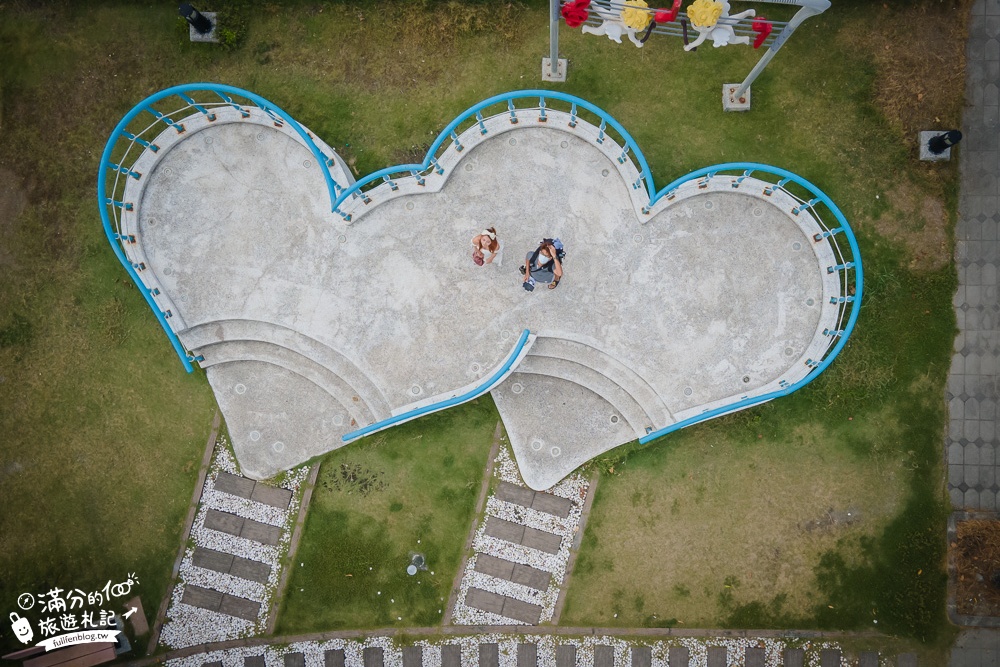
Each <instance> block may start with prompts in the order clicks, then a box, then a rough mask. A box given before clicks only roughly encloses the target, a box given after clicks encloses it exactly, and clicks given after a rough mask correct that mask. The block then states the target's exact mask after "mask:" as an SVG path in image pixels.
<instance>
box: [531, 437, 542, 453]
mask: <svg viewBox="0 0 1000 667" xmlns="http://www.w3.org/2000/svg"><path fill="white" fill-rule="evenodd" d="M531 448H532V449H533V450H535V451H536V452H537V451H541V449H542V441H541V440H538V439H537V438H536V439H535V440H532V441H531Z"/></svg>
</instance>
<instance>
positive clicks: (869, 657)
mask: <svg viewBox="0 0 1000 667" xmlns="http://www.w3.org/2000/svg"><path fill="white" fill-rule="evenodd" d="M748 667H749V666H748ZM858 667H878V653H876V652H875V651H862V652H861V656H860V657H859V658H858Z"/></svg>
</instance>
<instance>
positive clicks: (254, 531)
mask: <svg viewBox="0 0 1000 667" xmlns="http://www.w3.org/2000/svg"><path fill="white" fill-rule="evenodd" d="M240 537H243V538H246V539H248V540H253V541H255V542H260V543H261V544H270V545H271V546H272V547H274V546H277V545H278V542H280V541H281V529H280V528H278V527H277V526H269V525H268V524H266V523H261V522H260V521H254V520H253V519H247V520H246V521H245V522H244V523H243V530H241V531H240Z"/></svg>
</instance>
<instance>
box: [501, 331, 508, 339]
mask: <svg viewBox="0 0 1000 667" xmlns="http://www.w3.org/2000/svg"><path fill="white" fill-rule="evenodd" d="M500 338H502V339H503V340H510V332H509V331H507V330H506V329H504V330H503V331H501V332H500Z"/></svg>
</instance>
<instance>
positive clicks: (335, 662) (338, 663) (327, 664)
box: [323, 648, 346, 667]
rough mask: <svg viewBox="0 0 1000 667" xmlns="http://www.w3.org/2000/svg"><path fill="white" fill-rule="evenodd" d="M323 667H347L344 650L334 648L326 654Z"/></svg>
mask: <svg viewBox="0 0 1000 667" xmlns="http://www.w3.org/2000/svg"><path fill="white" fill-rule="evenodd" d="M323 667H346V665H345V657H344V649H342V648H332V649H330V650H329V651H327V652H326V653H324V654H323Z"/></svg>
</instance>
